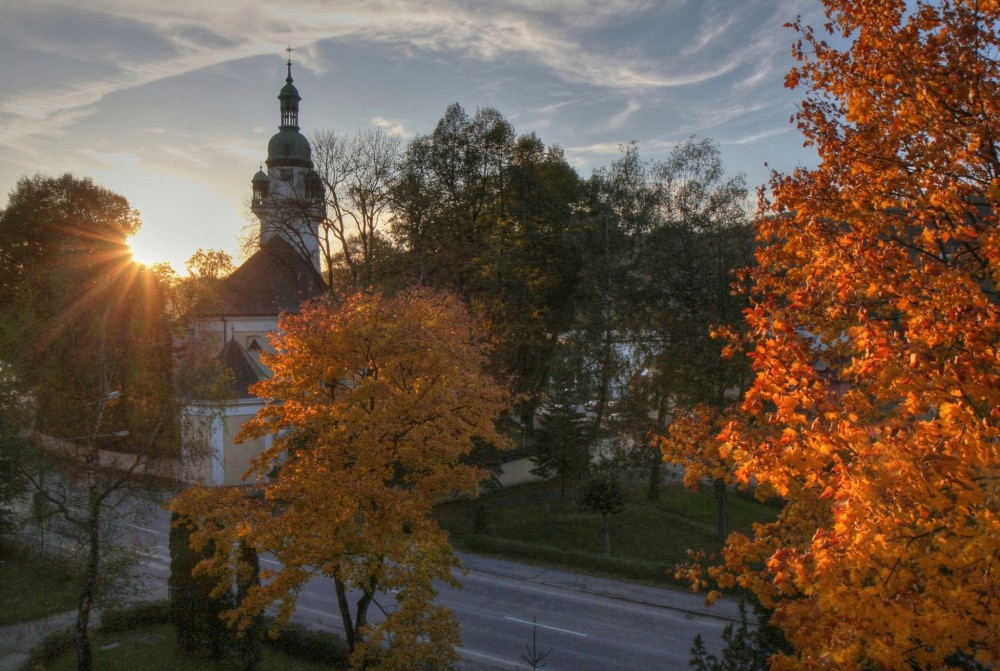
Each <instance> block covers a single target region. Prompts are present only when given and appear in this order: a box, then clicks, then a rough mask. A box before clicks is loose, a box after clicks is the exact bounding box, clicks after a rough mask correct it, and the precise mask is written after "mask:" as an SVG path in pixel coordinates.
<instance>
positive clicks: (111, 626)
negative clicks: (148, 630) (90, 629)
mask: <svg viewBox="0 0 1000 671" xmlns="http://www.w3.org/2000/svg"><path fill="white" fill-rule="evenodd" d="M168 622H170V602H169V601H168V600H163V601H146V602H142V603H137V604H134V605H132V606H128V607H126V608H119V609H115V610H105V611H103V612H102V613H101V626H100V629H99V631H101V632H104V633H116V632H122V631H129V630H130V629H136V628H139V627H149V626H152V625H157V624H166V623H168Z"/></svg>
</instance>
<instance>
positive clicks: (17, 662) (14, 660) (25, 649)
mask: <svg viewBox="0 0 1000 671" xmlns="http://www.w3.org/2000/svg"><path fill="white" fill-rule="evenodd" d="M74 622H76V611H75V610H73V611H68V612H65V613H59V614H58V615H50V616H49V617H44V618H42V619H40V620H31V621H30V622H19V623H17V624H8V625H5V626H3V627H0V671H17V670H18V669H20V668H21V666H23V665H24V663H25V662H27V661H28V654H29V653H30V652H31V650H32V648H34V647H35V646H36V645H38V644H39V643H41V642H42V639H43V638H45V637H46V636H48V635H49V634H51V633H53V632H56V631H59V630H60V629H68V628H70V627H72V626H73V623H74Z"/></svg>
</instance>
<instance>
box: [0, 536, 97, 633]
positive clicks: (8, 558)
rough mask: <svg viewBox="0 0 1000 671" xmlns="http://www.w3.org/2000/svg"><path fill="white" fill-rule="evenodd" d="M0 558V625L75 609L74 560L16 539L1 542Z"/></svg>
mask: <svg viewBox="0 0 1000 671" xmlns="http://www.w3.org/2000/svg"><path fill="white" fill-rule="evenodd" d="M0 560H2V561H0V585H3V599H0V626H3V625H7V624H13V623H15V622H27V621H29V620H37V619H39V618H42V617H46V616H49V615H56V614H58V613H65V612H67V611H70V610H73V609H75V608H76V606H77V596H78V589H79V583H78V580H77V573H76V572H75V571H74V570H73V568H74V567H73V565H72V564H71V563H68V562H66V561H64V560H57V559H54V558H52V557H49V556H48V555H45V554H42V553H40V552H38V551H37V549H36V548H35V547H34V546H33V545H32V546H28V545H20V544H15V543H13V542H4V543H2V544H0Z"/></svg>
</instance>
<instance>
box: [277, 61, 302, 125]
mask: <svg viewBox="0 0 1000 671" xmlns="http://www.w3.org/2000/svg"><path fill="white" fill-rule="evenodd" d="M291 51H292V50H291V47H289V49H288V52H289V54H288V76H287V77H285V85H284V86H283V87H282V88H281V93H279V94H278V100H280V101H281V126H280V127H281V128H290V129H294V130H298V129H299V101H300V100H302V98H301V97H299V92H298V89H296V88H295V86H294V85H293V84H292V56H291Z"/></svg>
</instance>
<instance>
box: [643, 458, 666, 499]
mask: <svg viewBox="0 0 1000 671" xmlns="http://www.w3.org/2000/svg"><path fill="white" fill-rule="evenodd" d="M653 449H654V450H656V447H653ZM662 473H663V457H659V456H658V455H657V456H655V457H654V458H653V461H652V462H651V463H650V465H649V487H648V488H647V489H646V498H647V499H649V500H650V501H659V500H660V482H661V480H662V479H663V475H662Z"/></svg>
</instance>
